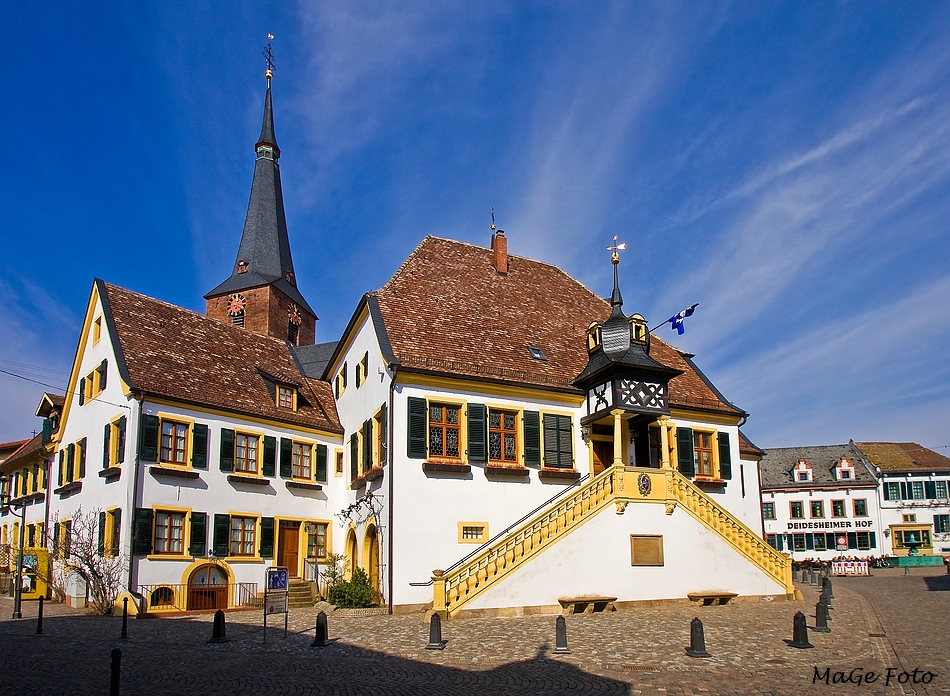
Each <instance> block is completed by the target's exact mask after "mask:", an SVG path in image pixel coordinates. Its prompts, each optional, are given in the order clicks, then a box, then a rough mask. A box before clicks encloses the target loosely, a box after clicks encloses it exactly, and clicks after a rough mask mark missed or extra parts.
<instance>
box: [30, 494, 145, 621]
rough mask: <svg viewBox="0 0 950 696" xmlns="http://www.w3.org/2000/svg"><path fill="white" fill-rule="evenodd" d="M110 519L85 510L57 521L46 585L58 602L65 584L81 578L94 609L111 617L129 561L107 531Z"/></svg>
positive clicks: (63, 595)
mask: <svg viewBox="0 0 950 696" xmlns="http://www.w3.org/2000/svg"><path fill="white" fill-rule="evenodd" d="M106 520H107V516H106V515H105V514H104V513H103V512H102V511H101V510H99V509H95V510H90V511H89V512H84V511H83V509H82V507H79V508H77V509H76V511H75V512H74V513H73V514H72V515H71V516H70V517H69V518H68V519H64V520H60V519H58V518H57V519H56V520H54V524H53V533H52V534H51V535H50V540H49V541H50V543H49V550H50V557H51V559H52V562H51V563H50V569H49V575H50V577H49V578H46V580H47V583H48V584H49V586H50V587H51V588H52V590H53V593H54V596H55V597H56V598H57V599H60V600H62V599H64V598H65V596H66V580H67V578H68V576H69V575H70V574H71V573H76V574H77V575H79V576H80V577H81V578H82V580H83V582H84V583H85V585H86V592H87V595H88V597H89V600H90V602H91V603H92V606H93V608H94V609H95V610H96V612H97V613H99V614H109V613H110V612H111V611H112V608H113V607H114V606H115V602H116V598H117V597H118V595H119V592H120V591H121V590H122V586H123V584H122V578H123V575H124V573H125V569H126V568H127V567H128V557H127V556H124V555H122V554H121V553H118V548H119V545H118V544H117V543H112V541H111V539H110V538H109V535H108V533H107V531H106V529H105V526H104V525H105V524H106V523H107V522H106Z"/></svg>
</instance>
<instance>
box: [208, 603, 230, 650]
mask: <svg viewBox="0 0 950 696" xmlns="http://www.w3.org/2000/svg"><path fill="white" fill-rule="evenodd" d="M208 642H209V643H227V642H228V638H227V636H226V635H225V627H224V612H223V611H221V610H220V609H218V610H217V611H216V612H214V626H212V628H211V640H209V641H208Z"/></svg>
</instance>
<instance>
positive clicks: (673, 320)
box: [667, 302, 699, 336]
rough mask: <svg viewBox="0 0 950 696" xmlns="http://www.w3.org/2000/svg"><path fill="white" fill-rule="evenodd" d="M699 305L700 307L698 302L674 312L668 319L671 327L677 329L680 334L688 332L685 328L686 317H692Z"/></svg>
mask: <svg viewBox="0 0 950 696" xmlns="http://www.w3.org/2000/svg"><path fill="white" fill-rule="evenodd" d="M697 307H699V303H698V302H697V303H696V304H694V305H693V306H692V307H687V308H686V309H684V310H683V311H682V312H680V313H679V314H674V315H673V316H671V317H670V318H669V319H667V321H668V322H670V325H671V327H672V328H674V329H676V333H678V334H679V335H680V336H682V335H683V334H684V333H686V329H684V328H683V320H684V319H685V318H686V317H691V316H692V315H693V312H694V311H695V310H696V308H697Z"/></svg>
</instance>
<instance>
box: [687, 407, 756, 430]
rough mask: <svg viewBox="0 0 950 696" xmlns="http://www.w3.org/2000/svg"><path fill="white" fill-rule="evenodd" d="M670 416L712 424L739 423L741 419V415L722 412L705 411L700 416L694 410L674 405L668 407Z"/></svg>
mask: <svg viewBox="0 0 950 696" xmlns="http://www.w3.org/2000/svg"><path fill="white" fill-rule="evenodd" d="M670 418H673V419H674V420H684V421H701V422H704V423H711V424H713V425H739V421H741V420H742V417H741V416H730V415H726V414H724V413H707V412H705V411H703V412H702V415H701V417H700V415H699V414H697V412H696V411H691V410H689V409H684V408H675V407H671V408H670ZM683 427H684V428H690V427H693V426H689V425H684V426H683ZM699 427H702V426H699Z"/></svg>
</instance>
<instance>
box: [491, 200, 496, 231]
mask: <svg viewBox="0 0 950 696" xmlns="http://www.w3.org/2000/svg"><path fill="white" fill-rule="evenodd" d="M491 231H492V232H494V231H495V206H492V207H491Z"/></svg>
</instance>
